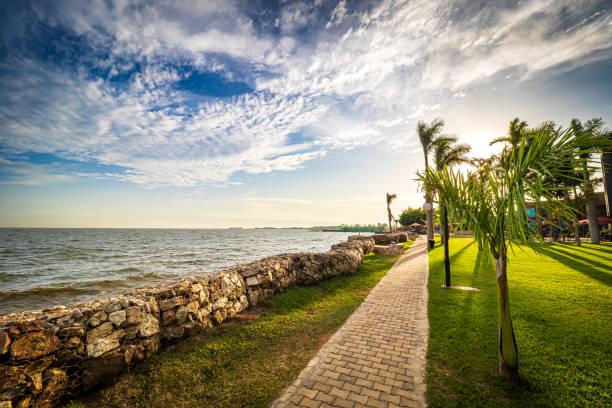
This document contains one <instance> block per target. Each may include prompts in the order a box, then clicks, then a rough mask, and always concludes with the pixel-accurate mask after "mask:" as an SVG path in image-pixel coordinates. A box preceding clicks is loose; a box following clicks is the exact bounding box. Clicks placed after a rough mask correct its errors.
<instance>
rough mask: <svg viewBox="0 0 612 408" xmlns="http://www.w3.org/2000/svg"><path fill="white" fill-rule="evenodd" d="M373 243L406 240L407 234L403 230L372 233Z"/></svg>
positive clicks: (384, 243)
mask: <svg viewBox="0 0 612 408" xmlns="http://www.w3.org/2000/svg"><path fill="white" fill-rule="evenodd" d="M372 238H373V239H374V243H375V244H376V245H389V244H391V243H397V242H407V241H408V234H407V233H405V232H393V233H387V234H374V235H372Z"/></svg>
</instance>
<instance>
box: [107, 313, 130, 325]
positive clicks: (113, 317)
mask: <svg viewBox="0 0 612 408" xmlns="http://www.w3.org/2000/svg"><path fill="white" fill-rule="evenodd" d="M125 319H126V312H125V310H117V311H115V312H112V313H110V314H109V315H108V321H109V322H111V323H112V324H113V325H114V326H115V327H119V326H121V323H123V322H125Z"/></svg>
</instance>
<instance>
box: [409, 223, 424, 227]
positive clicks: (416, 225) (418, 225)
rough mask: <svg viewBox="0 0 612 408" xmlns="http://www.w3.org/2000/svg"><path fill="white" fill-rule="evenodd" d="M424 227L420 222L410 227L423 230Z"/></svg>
mask: <svg viewBox="0 0 612 408" xmlns="http://www.w3.org/2000/svg"><path fill="white" fill-rule="evenodd" d="M422 226H423V224H419V223H418V222H415V223H414V224H410V225H409V227H410V228H421V227H422Z"/></svg>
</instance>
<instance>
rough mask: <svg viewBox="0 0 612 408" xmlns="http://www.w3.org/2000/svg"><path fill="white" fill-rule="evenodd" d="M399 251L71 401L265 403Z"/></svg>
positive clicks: (297, 291) (295, 293) (298, 291)
mask: <svg viewBox="0 0 612 408" xmlns="http://www.w3.org/2000/svg"><path fill="white" fill-rule="evenodd" d="M397 259H398V257H388V256H381V255H373V254H371V255H368V256H366V259H365V261H364V263H363V264H362V265H361V267H360V268H359V270H358V271H357V272H356V273H355V274H354V275H351V276H348V277H340V278H334V279H330V280H328V281H324V282H320V283H319V284H318V285H315V286H304V287H297V286H296V287H293V288H290V289H289V290H287V291H286V292H283V293H279V294H277V295H275V296H273V297H272V298H271V299H269V301H268V304H267V306H268V308H267V310H266V311H265V315H264V316H263V317H261V318H259V319H255V320H251V321H249V322H247V323H245V324H236V323H237V322H236V321H234V322H229V323H224V324H223V325H221V326H218V327H217V328H215V329H213V330H210V331H208V332H206V333H204V335H203V336H202V337H201V338H198V339H190V340H186V341H183V342H182V343H180V344H179V345H178V346H176V348H175V349H174V350H167V351H165V352H162V353H159V354H158V355H156V356H154V357H153V358H151V359H150V360H149V361H147V362H146V363H144V364H143V365H142V366H141V367H139V368H138V369H137V370H136V371H135V372H133V373H129V374H126V375H123V376H122V377H120V379H119V380H118V381H117V382H116V383H115V384H113V385H111V386H108V387H105V388H103V389H102V390H100V391H98V392H97V393H96V394H94V395H93V396H91V395H90V396H87V397H85V398H84V399H81V400H77V401H73V402H71V403H70V404H69V405H68V406H72V407H81V406H88V407H89V406H105V407H107V406H108V407H264V406H266V405H267V404H269V403H270V402H271V401H273V400H274V399H275V398H276V397H277V396H278V395H279V394H280V392H281V391H282V390H283V389H284V388H285V387H286V386H287V385H289V384H290V383H291V382H292V381H293V380H294V379H295V378H296V377H297V375H298V374H299V372H300V371H301V370H302V369H303V368H304V367H305V366H306V364H307V363H308V361H309V360H310V359H311V358H312V356H314V354H316V352H317V351H318V350H319V349H320V347H321V346H322V345H323V344H324V343H325V342H326V341H327V340H328V339H329V337H330V336H331V335H332V334H333V333H334V332H335V331H336V329H338V327H340V326H341V325H342V324H343V323H344V321H345V320H346V319H347V317H348V316H349V315H350V314H351V313H352V312H353V311H354V310H355V309H356V308H357V306H359V304H361V302H362V301H363V300H364V299H365V297H366V295H367V294H368V292H369V291H370V289H372V288H373V287H374V286H376V284H377V283H378V282H379V281H380V279H381V278H382V277H383V276H384V275H385V274H386V273H387V271H388V270H389V268H390V267H391V266H392V265H393V263H394V262H395V261H396V260H397Z"/></svg>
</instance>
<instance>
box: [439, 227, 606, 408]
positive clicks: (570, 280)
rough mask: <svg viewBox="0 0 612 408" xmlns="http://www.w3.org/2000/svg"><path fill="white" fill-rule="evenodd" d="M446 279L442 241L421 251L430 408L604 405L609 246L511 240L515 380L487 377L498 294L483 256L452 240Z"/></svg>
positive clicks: (466, 242)
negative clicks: (425, 263)
mask: <svg viewBox="0 0 612 408" xmlns="http://www.w3.org/2000/svg"><path fill="white" fill-rule="evenodd" d="M450 244H451V253H450V255H451V259H452V262H453V279H454V281H455V284H457V285H462V286H472V287H477V288H479V289H480V290H481V291H480V292H469V291H449V290H447V289H443V288H441V287H440V284H439V282H440V280H442V279H443V276H444V266H443V254H442V247H441V246H440V245H439V244H438V245H436V247H435V249H434V250H433V251H431V252H430V253H429V265H430V269H429V275H430V278H429V284H428V287H429V289H428V290H429V302H428V303H429V306H428V313H427V314H428V317H429V327H430V337H429V344H428V350H427V400H428V401H427V402H428V406H430V407H433V408H436V407H496V408H497V407H500V408H504V407H508V408H509V407H536V406H537V407H588V406H592V407H604V406H612V392H610V390H612V354H611V353H610V344H609V342H610V327H612V314H610V313H609V311H610V310H612V271H610V268H609V265H610V264H612V245H610V244H603V245H601V246H595V245H591V244H584V243H583V245H582V247H580V248H578V247H575V246H573V245H572V244H565V243H564V244H553V243H545V244H537V245H536V248H535V249H536V250H537V252H534V251H533V250H532V249H530V248H527V247H523V246H518V247H516V248H515V251H514V252H511V253H510V254H509V255H508V256H509V268H508V269H509V270H508V280H509V284H510V287H511V295H512V309H513V318H514V327H515V329H516V331H517V340H519V351H520V353H521V381H520V382H519V383H514V382H509V381H506V380H504V379H502V378H501V377H499V376H498V375H496V374H495V373H496V369H497V361H496V359H495V358H494V357H495V355H496V353H497V327H496V318H497V310H496V304H497V298H496V285H495V281H494V280H493V279H491V275H492V274H494V273H495V268H494V266H493V264H492V259H491V258H490V256H489V255H488V253H487V252H486V251H478V249H477V247H476V246H475V245H471V240H470V239H468V238H451V241H450Z"/></svg>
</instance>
